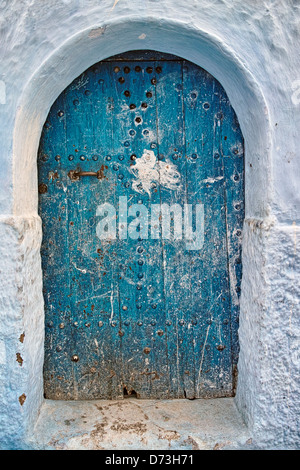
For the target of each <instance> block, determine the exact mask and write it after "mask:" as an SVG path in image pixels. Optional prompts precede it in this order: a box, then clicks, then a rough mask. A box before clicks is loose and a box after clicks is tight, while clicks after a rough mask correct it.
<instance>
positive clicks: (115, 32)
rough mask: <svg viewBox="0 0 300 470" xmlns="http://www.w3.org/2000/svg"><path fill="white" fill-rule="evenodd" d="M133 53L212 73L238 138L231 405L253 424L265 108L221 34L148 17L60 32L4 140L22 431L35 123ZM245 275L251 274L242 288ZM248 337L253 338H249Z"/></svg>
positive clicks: (37, 328)
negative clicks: (92, 75) (238, 268)
mask: <svg viewBox="0 0 300 470" xmlns="http://www.w3.org/2000/svg"><path fill="white" fill-rule="evenodd" d="M162 45H163V46H162ZM141 49H152V50H157V51H160V52H165V53H170V54H174V55H177V56H179V57H183V58H184V59H186V60H189V61H191V62H194V63H195V64H196V65H199V66H200V67H202V68H204V69H205V70H207V71H208V72H209V73H210V74H212V75H213V76H214V77H215V78H216V79H217V80H218V81H219V82H220V83H221V85H222V86H223V87H224V89H225V91H226V93H227V95H228V97H229V100H230V102H231V105H232V107H233V108H234V110H235V112H236V114H237V117H238V120H239V123H240V127H241V130H242V133H243V136H244V142H245V223H244V235H243V247H242V249H243V281H242V289H241V306H240V329H239V342H240V358H239V365H238V367H239V379H238V388H237V397H236V403H237V405H238V408H239V409H240V411H241V412H242V414H243V417H244V418H245V420H246V422H247V423H253V421H254V420H255V410H253V406H252V398H253V397H254V396H255V395H256V399H255V401H256V402H257V401H259V398H258V397H257V393H258V390H259V384H258V380H259V378H258V377H257V375H256V373H255V371H256V368H258V367H259V364H258V363H257V360H258V361H259V356H258V355H256V351H255V348H256V344H257V342H258V343H259V341H260V338H262V332H261V329H260V325H259V318H260V316H262V315H263V311H264V308H265V305H266V304H267V291H263V292H262V293H261V296H260V298H259V301H258V300H257V295H256V294H255V287H256V288H257V289H258V292H261V284H264V283H265V269H264V246H263V243H261V240H262V239H263V237H264V234H265V233H266V231H267V230H268V229H269V228H270V226H272V224H273V219H272V217H271V216H270V210H269V207H270V199H271V194H272V186H271V163H270V149H271V145H270V119H269V115H268V108H267V105H266V102H265V99H264V96H263V94H262V92H261V90H260V88H259V85H258V83H257V81H256V80H255V77H254V76H253V75H252V73H251V70H249V69H248V68H247V64H245V63H243V61H242V59H241V58H239V57H237V54H236V52H235V50H233V49H231V48H230V47H229V46H228V45H226V44H224V42H223V41H222V40H221V38H219V37H217V36H215V35H213V34H211V33H209V32H207V31H205V30H203V29H200V28H198V27H197V26H195V25H192V24H190V23H185V22H183V21H179V20H168V21H166V20H164V21H160V20H159V19H157V20H156V19H151V20H148V21H147V22H145V20H144V19H143V18H141V19H134V18H131V17H127V18H123V19H122V20H117V21H111V22H110V24H101V23H99V24H98V25H96V26H95V25H93V24H91V25H90V27H89V28H87V29H85V30H82V31H80V32H78V33H77V34H76V35H72V36H71V37H69V38H68V39H67V40H66V41H65V42H64V43H62V44H61V45H60V46H59V47H58V48H57V49H55V50H54V51H53V53H52V54H51V56H49V57H47V58H46V59H45V61H44V62H43V63H42V64H41V65H40V67H39V68H38V69H37V70H36V72H35V74H34V75H33V76H32V77H31V79H30V81H29V82H28V83H27V85H26V86H25V88H24V90H23V93H22V95H21V98H20V101H19V104H18V114H17V116H16V121H15V127H14V143H13V195H14V203H13V217H12V218H11V222H10V223H11V224H12V225H14V227H15V228H16V230H17V231H18V234H19V238H20V240H21V241H22V248H21V250H23V251H24V253H23V255H22V267H21V270H20V279H19V281H18V282H19V283H20V284H21V285H22V289H20V292H19V293H18V299H19V303H20V308H21V311H22V326H23V330H24V332H25V338H26V340H25V341H24V343H23V345H22V347H23V349H22V357H23V361H24V365H25V366H26V367H24V369H23V379H22V384H23V388H24V389H25V390H24V395H25V396H26V406H23V408H22V412H23V415H22V428H23V430H24V432H25V431H26V430H28V432H30V430H32V429H33V427H34V424H35V422H36V419H37V417H38V414H39V411H40V408H41V406H42V404H43V401H44V398H43V355H44V348H43V341H44V307H43V295H42V270H41V264H40V253H39V250H40V245H41V237H42V228H41V221H40V219H39V217H38V214H37V207H38V204H37V201H38V185H37V183H38V179H37V152H38V146H39V141H40V137H41V132H42V128H43V124H44V121H45V119H46V117H47V114H48V112H49V110H50V108H51V105H52V104H53V103H54V101H55V100H56V98H57V97H58V96H59V95H60V94H61V92H62V91H63V90H64V89H65V88H66V87H67V86H68V85H69V84H70V83H71V82H72V81H73V80H74V79H75V78H76V77H77V76H78V75H80V73H82V72H83V71H84V70H86V69H87V68H89V67H90V66H91V65H93V64H94V63H96V62H99V61H101V60H103V59H105V58H108V57H111V56H113V55H116V54H118V53H122V52H126V51H129V50H141ZM86 51H89V53H88V54H87V53H86ZM24 244H25V245H24ZM24 247H25V249H24ZM253 273H255V279H254V280H252V281H251V282H250V284H251V283H252V284H251V285H250V288H249V280H251V279H252V278H253ZM28 275H29V276H30V278H31V279H32V282H31V285H28V284H29V283H28V282H27V279H28ZM251 276H252V277H251ZM250 306H251V309H252V311H254V312H255V315H254V320H253V321H252V322H250V321H249V319H248V317H247V310H248V308H249V307H250ZM253 337H255V338H256V343H255V342H253V341H252V343H251V338H253ZM249 344H251V346H249ZM259 393H262V392H261V391H259ZM261 398H262V397H261ZM20 403H21V402H20Z"/></svg>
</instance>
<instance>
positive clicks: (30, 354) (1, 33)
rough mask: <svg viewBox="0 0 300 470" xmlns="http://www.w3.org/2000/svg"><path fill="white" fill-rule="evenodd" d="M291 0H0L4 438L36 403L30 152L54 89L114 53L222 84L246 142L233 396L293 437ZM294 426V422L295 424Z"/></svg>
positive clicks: (295, 290) (298, 171)
mask: <svg viewBox="0 0 300 470" xmlns="http://www.w3.org/2000/svg"><path fill="white" fill-rule="evenodd" d="M299 44H300V3H299V1H298V0H263V1H262V0H251V1H250V0H248V1H244V0H243V1H242V0H186V1H185V2H181V1H179V0H159V1H158V0H131V1H129V0H119V1H113V0H102V1H99V0H84V1H83V0H49V1H48V2H45V1H43V0H10V1H6V0H1V1H0V54H1V66H0V67H1V68H0V140H1V147H0V158H1V172H0V214H1V215H0V233H1V245H0V252H1V257H0V315H1V321H0V375H1V384H0V388H1V394H0V395H1V396H0V446H1V447H2V448H18V447H20V446H22V447H25V446H26V439H27V437H26V436H27V433H28V432H30V429H31V428H32V427H33V425H34V423H35V420H36V417H37V415H38V413H39V409H40V406H41V404H42V402H43V386H42V375H41V371H42V362H43V335H44V329H43V302H42V293H41V283H42V275H41V268H40V258H39V247H40V240H41V228H40V222H39V219H38V217H37V178H36V153H37V147H38V143H39V138H40V133H41V129H42V126H43V123H44V120H45V118H46V115H47V113H48V111H49V109H50V106H51V104H52V103H53V102H54V100H55V99H56V98H57V96H58V95H59V94H60V92H61V91H62V90H63V89H64V88H65V87H66V86H67V85H68V84H69V83H70V82H71V81H72V80H73V79H74V78H75V77H76V76H78V75H79V74H80V73H81V72H82V71H84V70H85V69H86V68H88V67H89V66H90V65H92V64H93V63H95V62H97V61H99V60H101V59H103V58H105V57H108V56H111V55H113V54H115V53H118V52H123V51H125V50H130V49H131V50H132V49H157V50H161V51H163V52H170V53H174V54H177V55H179V56H180V55H181V56H183V57H185V58H187V59H188V60H192V61H194V62H195V63H197V64H198V65H200V66H202V67H203V68H205V69H207V70H208V71H209V72H210V73H212V74H213V75H214V76H215V77H216V78H217V79H218V80H219V81H220V82H221V84H222V85H223V86H224V88H225V90H226V91H227V93H228V95H229V98H230V100H231V103H232V105H233V107H234V108H235V110H236V112H237V114H238V118H239V120H240V124H241V128H242V131H243V134H244V137H245V146H246V163H245V164H246V222H245V229H244V238H243V250H244V255H243V267H244V278H243V283H242V300H241V321H240V346H241V353H240V361H239V379H238V389H237V397H236V403H237V405H238V407H239V409H240V410H241V412H242V415H243V417H244V419H245V420H246V422H247V424H248V425H249V427H250V428H251V430H252V432H253V436H254V439H255V440H256V443H257V445H258V446H261V447H265V448H266V447H273V448H295V447H298V448H299V445H300V436H299V416H298V412H297V409H298V408H299V401H300V400H299V398H300V394H299V333H300V331H299V277H300V276H299V255H298V250H297V244H298V240H299V222H300V216H299V209H300V192H299V189H298V188H299V177H300V160H299V158H297V154H298V153H299V150H298V138H297V134H298V132H299V128H300V126H299V124H300V72H299V70H300V55H299ZM297 426H298V428H297Z"/></svg>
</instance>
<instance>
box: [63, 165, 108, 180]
mask: <svg viewBox="0 0 300 470" xmlns="http://www.w3.org/2000/svg"><path fill="white" fill-rule="evenodd" d="M82 176H96V178H98V180H102V179H103V178H104V171H103V168H100V170H98V171H82V170H81V168H76V170H70V171H69V173H68V177H69V178H70V180H72V181H79V180H80V178H81V177H82Z"/></svg>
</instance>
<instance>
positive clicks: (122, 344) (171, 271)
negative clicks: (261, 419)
mask: <svg viewBox="0 0 300 470" xmlns="http://www.w3.org/2000/svg"><path fill="white" fill-rule="evenodd" d="M38 169H39V193H40V196H39V213H40V215H41V218H42V221H43V243H42V265H43V273H44V298H45V314H46V320H45V323H46V338H45V365H44V380H45V396H46V397H47V398H51V399H95V398H117V397H123V396H130V395H136V396H138V397H141V398H156V399H158V398H184V397H187V398H195V397H220V396H231V395H232V394H233V393H234V382H235V368H236V362H237V355H238V341H237V328H238V313H239V291H240V281H241V235H242V222H243V216H244V154H243V139H242V134H241V131H240V128H239V124H238V121H237V119H236V116H235V113H234V111H233V109H232V107H231V105H230V103H229V101H228V98H227V96H226V93H225V91H224V90H223V88H222V86H221V85H220V83H219V82H217V81H216V80H215V79H214V78H213V77H212V76H211V75H210V74H208V73H207V72H206V71H204V70H203V69H201V68H200V67H198V66H196V65H194V64H192V63H190V62H187V61H185V60H183V59H180V58H177V57H173V56H169V55H162V54H159V53H154V52H150V51H145V52H136V53H134V52H132V53H127V54H126V55H123V56H118V57H114V58H112V59H110V60H106V61H103V62H101V63H99V64H97V65H95V66H93V67H91V68H90V69H89V70H87V71H86V72H84V73H83V74H82V75H81V76H80V77H78V78H77V79H76V80H75V81H74V82H73V83H72V84H71V85H70V86H69V87H68V88H67V89H66V90H65V91H64V92H63V93H62V94H61V96H60V97H59V98H58V99H57V101H56V102H55V103H54V105H53V107H52V109H51V111H50V113H49V116H48V118H47V121H46V123H45V126H44V129H43V134H42V138H41V145H40V149H39V157H38ZM192 236H193V237H194V238H192Z"/></svg>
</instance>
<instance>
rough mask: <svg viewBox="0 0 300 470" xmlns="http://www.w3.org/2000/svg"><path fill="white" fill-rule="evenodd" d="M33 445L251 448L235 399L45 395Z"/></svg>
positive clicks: (54, 447) (63, 447) (64, 447)
mask: <svg viewBox="0 0 300 470" xmlns="http://www.w3.org/2000/svg"><path fill="white" fill-rule="evenodd" d="M31 448H33V449H37V450H38V449H39V450H114V451H117V450H180V451H183V450H212V449H214V450H221V449H224V450H244V449H251V448H252V439H251V436H250V434H249V431H248V430H247V427H246V426H245V424H244V423H243V421H242V419H241V416H240V414H239V412H238V410H237V409H236V406H235V403H234V399H233V398H218V399H199V400H191V401H190V400H139V399H136V398H128V399H124V400H120V401H117V400H116V401H108V400H95V401H67V402H66V401H64V402H63V401H52V400H46V401H45V402H44V404H43V406H42V409H41V413H40V416H39V419H38V422H37V425H36V428H35V432H34V436H33V437H32V439H31Z"/></svg>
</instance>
